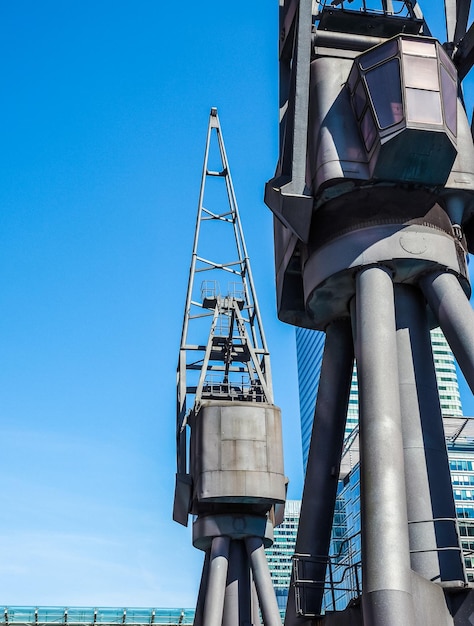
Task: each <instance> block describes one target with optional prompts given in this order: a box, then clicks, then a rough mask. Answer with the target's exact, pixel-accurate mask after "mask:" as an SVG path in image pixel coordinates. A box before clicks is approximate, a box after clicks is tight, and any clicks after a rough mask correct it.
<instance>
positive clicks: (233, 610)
mask: <svg viewBox="0 0 474 626" xmlns="http://www.w3.org/2000/svg"><path fill="white" fill-rule="evenodd" d="M250 591H251V590H250V565H249V559H248V556H247V551H246V549H245V544H244V542H243V541H241V540H239V539H233V540H232V541H231V543H230V553H229V571H228V574H227V587H226V590H225V602H224V615H223V619H222V626H243V625H244V624H251V621H250V620H251V615H252V612H251V604H252V602H251V594H250ZM206 626H207V624H206Z"/></svg>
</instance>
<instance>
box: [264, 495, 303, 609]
mask: <svg viewBox="0 0 474 626" xmlns="http://www.w3.org/2000/svg"><path fill="white" fill-rule="evenodd" d="M300 510H301V500H287V501H286V503H285V517H284V520H283V523H282V524H280V526H276V527H275V530H274V543H273V546H271V548H267V549H266V550H265V552H266V554H267V560H268V566H269V568H270V574H271V577H272V582H273V587H274V589H275V594H276V597H277V602H278V608H279V609H280V611H281V612H283V611H284V610H285V608H286V601H287V599H288V588H289V585H290V578H291V568H292V557H293V554H294V551H295V543H296V533H297V532H298V523H299V520H300Z"/></svg>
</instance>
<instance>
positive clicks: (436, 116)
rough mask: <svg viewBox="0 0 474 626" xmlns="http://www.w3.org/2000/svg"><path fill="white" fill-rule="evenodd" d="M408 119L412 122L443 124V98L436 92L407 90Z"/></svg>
mask: <svg viewBox="0 0 474 626" xmlns="http://www.w3.org/2000/svg"><path fill="white" fill-rule="evenodd" d="M405 93H406V103H407V118H408V120H409V121H410V122H420V123H422V124H442V123H443V116H442V114H441V97H440V94H439V93H438V92H436V91H423V90H422V89H406V90H405Z"/></svg>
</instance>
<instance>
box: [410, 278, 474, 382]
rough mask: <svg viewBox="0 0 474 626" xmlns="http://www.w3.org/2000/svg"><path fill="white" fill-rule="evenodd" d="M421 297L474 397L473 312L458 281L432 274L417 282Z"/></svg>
mask: <svg viewBox="0 0 474 626" xmlns="http://www.w3.org/2000/svg"><path fill="white" fill-rule="evenodd" d="M420 284H421V288H422V289H423V293H424V294H425V296H426V299H427V300H428V304H429V305H430V308H431V310H432V311H433V313H434V315H435V316H436V318H437V320H438V322H439V325H440V326H441V330H442V331H443V333H444V335H445V337H446V339H447V340H448V343H449V345H450V346H451V350H452V351H453V352H454V356H455V357H456V360H457V362H458V364H459V367H460V368H461V370H462V372H463V374H464V376H465V377H466V380H467V382H468V384H469V387H470V388H471V391H472V392H473V393H474V311H473V310H472V308H471V305H470V304H469V300H468V299H467V297H466V294H465V293H464V291H463V289H462V287H461V285H460V284H459V281H458V279H457V278H456V276H454V274H449V273H448V272H443V273H441V272H435V273H433V274H428V275H427V276H425V277H423V279H422V280H421V281H420Z"/></svg>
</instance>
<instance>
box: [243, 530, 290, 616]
mask: <svg viewBox="0 0 474 626" xmlns="http://www.w3.org/2000/svg"><path fill="white" fill-rule="evenodd" d="M245 546H246V548H247V554H248V556H249V559H250V566H251V568H252V574H253V580H254V582H255V587H256V588H257V595H258V601H259V604H260V608H261V610H262V616H263V623H264V624H265V626H281V618H280V611H279V610H278V604H277V601H276V596H275V591H274V589H273V584H272V579H271V576H270V570H269V569H268V562H267V557H266V555H265V550H264V547H263V541H262V539H261V538H260V537H247V538H246V539H245Z"/></svg>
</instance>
